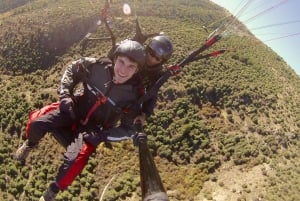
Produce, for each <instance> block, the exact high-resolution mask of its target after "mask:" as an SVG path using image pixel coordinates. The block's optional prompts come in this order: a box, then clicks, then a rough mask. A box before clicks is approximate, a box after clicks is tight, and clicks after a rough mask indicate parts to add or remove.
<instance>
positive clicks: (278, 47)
mask: <svg viewBox="0 0 300 201" xmlns="http://www.w3.org/2000/svg"><path fill="white" fill-rule="evenodd" d="M211 1H212V2H214V3H216V4H218V5H220V6H222V7H224V8H226V9H227V10H228V11H230V12H231V13H232V14H233V15H235V16H237V17H238V19H239V20H240V21H241V22H243V23H244V24H245V25H246V26H247V27H248V28H249V29H250V31H251V32H252V33H253V34H255V35H256V37H257V38H259V39H260V40H261V41H262V42H263V43H265V44H266V45H267V46H269V47H270V48H272V49H273V50H274V51H275V52H276V53H277V54H278V55H280V56H281V57H282V58H283V59H284V60H285V61H286V62H287V64H288V65H290V66H291V67H292V68H293V69H294V70H295V72H296V73H297V74H298V75H300V54H299V53H300V51H299V48H300V14H298V12H299V9H300V0H211ZM248 3H249V4H248ZM244 5H247V6H246V9H243V6H244ZM239 11H243V12H239ZM240 13H241V14H240Z"/></svg>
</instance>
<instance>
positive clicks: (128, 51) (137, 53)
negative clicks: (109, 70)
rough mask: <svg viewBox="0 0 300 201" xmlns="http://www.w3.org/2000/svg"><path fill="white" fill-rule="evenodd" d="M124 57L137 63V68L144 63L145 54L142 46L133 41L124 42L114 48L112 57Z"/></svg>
mask: <svg viewBox="0 0 300 201" xmlns="http://www.w3.org/2000/svg"><path fill="white" fill-rule="evenodd" d="M120 54H121V55H125V56H127V57H129V58H130V59H132V60H133V61H135V62H137V63H138V65H139V67H140V66H143V65H144V64H145V62H146V52H145V48H144V46H143V45H141V44H140V43H138V42H136V41H133V40H124V41H122V42H121V43H120V44H119V45H118V46H117V48H116V50H115V52H114V57H116V56H118V55H120Z"/></svg>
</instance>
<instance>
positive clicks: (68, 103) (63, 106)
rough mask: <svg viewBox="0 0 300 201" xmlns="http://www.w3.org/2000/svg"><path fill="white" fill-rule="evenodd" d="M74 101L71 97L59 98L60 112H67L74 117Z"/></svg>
mask: <svg viewBox="0 0 300 201" xmlns="http://www.w3.org/2000/svg"><path fill="white" fill-rule="evenodd" d="M73 106H74V102H73V99H72V98H63V99H61V100H60V104H59V109H60V111H61V112H62V113H65V114H68V115H69V116H70V117H71V118H72V119H75V118H76V115H75V112H74V110H73Z"/></svg>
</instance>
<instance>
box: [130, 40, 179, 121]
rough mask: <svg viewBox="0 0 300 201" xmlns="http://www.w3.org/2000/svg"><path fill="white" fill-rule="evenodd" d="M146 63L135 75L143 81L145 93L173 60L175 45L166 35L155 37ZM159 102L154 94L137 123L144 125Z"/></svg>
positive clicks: (147, 51) (151, 41) (147, 48)
mask: <svg viewBox="0 0 300 201" xmlns="http://www.w3.org/2000/svg"><path fill="white" fill-rule="evenodd" d="M146 54H147V56H146V63H145V65H144V66H143V67H142V68H141V70H140V71H139V72H138V73H137V74H136V75H135V77H139V79H141V78H142V79H141V80H142V82H143V86H144V88H145V93H147V91H149V90H150V89H151V88H152V87H153V85H154V84H155V82H156V81H157V80H158V79H159V78H160V77H161V76H162V75H163V73H164V71H165V69H164V67H163V65H164V64H165V63H166V62H167V61H168V60H169V59H170V58H171V56H172V54H173V44H172V42H171V40H170V39H169V38H168V37H167V36H164V35H158V36H155V37H153V38H152V39H151V40H150V41H149V43H148V45H146ZM156 101H157V94H154V95H153V96H152V97H151V98H150V99H149V100H147V101H146V102H144V103H143V105H142V109H141V111H140V114H139V115H138V116H137V117H136V119H135V122H138V121H139V122H141V123H142V124H144V122H145V119H146V117H149V116H150V115H151V114H152V113H153V110H154V107H155V105H156Z"/></svg>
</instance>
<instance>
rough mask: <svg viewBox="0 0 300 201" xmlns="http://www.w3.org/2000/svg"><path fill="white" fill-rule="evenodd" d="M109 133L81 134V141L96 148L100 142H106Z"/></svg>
mask: <svg viewBox="0 0 300 201" xmlns="http://www.w3.org/2000/svg"><path fill="white" fill-rule="evenodd" d="M108 134H109V131H87V132H84V133H83V139H84V140H85V141H86V142H88V143H89V144H91V145H93V146H95V147H97V146H98V145H99V144H100V143H101V142H106V141H107V135H108Z"/></svg>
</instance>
